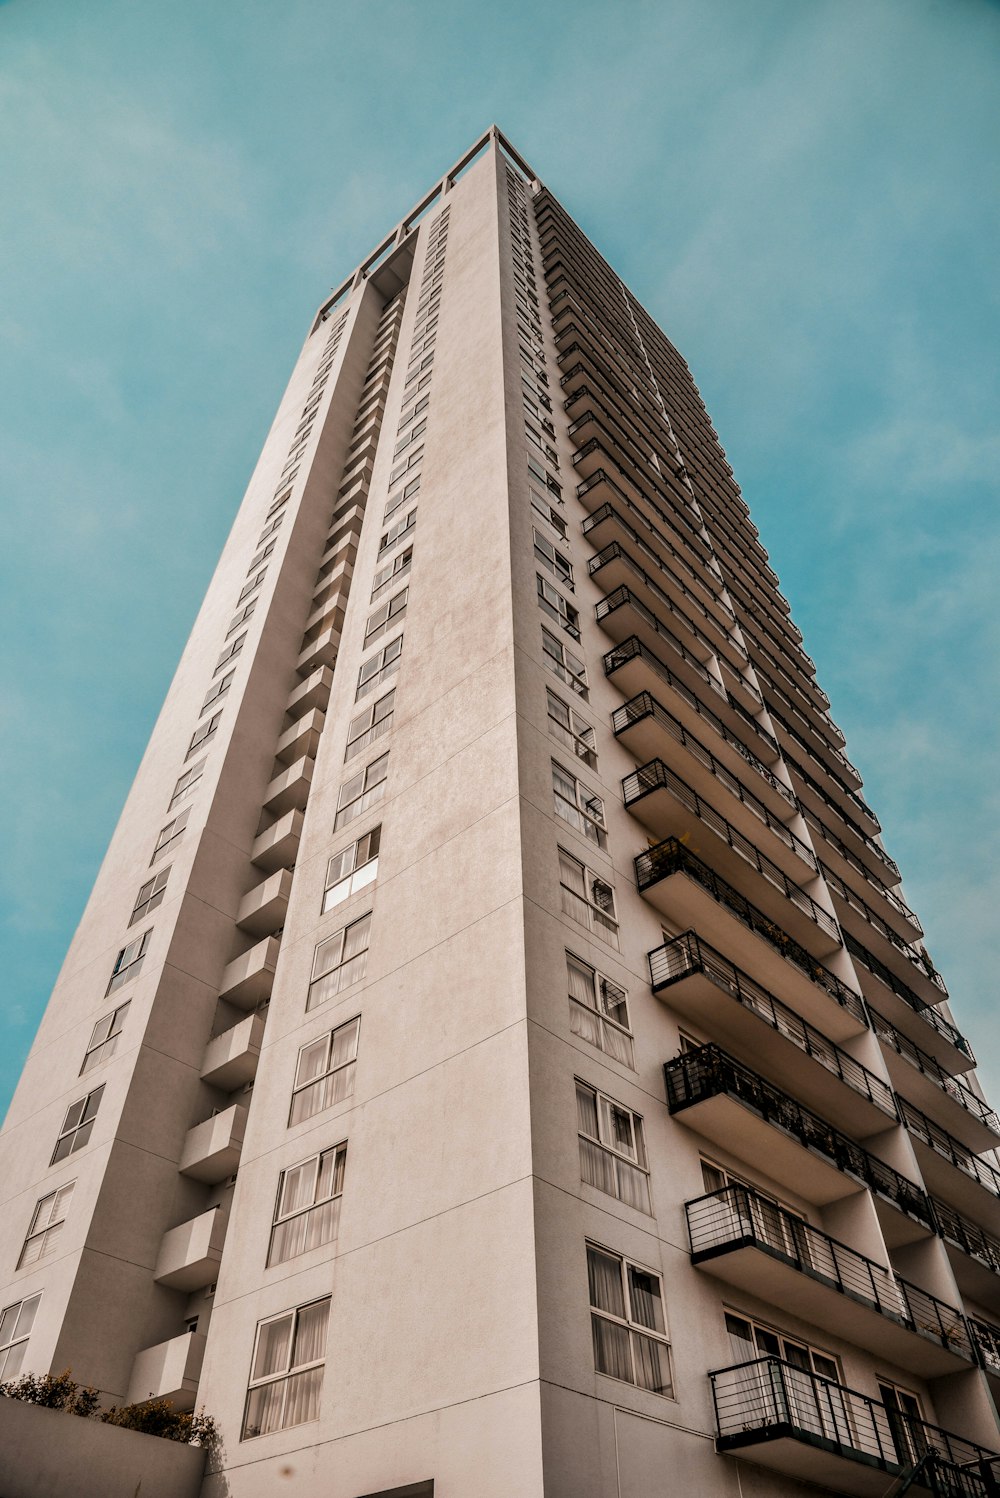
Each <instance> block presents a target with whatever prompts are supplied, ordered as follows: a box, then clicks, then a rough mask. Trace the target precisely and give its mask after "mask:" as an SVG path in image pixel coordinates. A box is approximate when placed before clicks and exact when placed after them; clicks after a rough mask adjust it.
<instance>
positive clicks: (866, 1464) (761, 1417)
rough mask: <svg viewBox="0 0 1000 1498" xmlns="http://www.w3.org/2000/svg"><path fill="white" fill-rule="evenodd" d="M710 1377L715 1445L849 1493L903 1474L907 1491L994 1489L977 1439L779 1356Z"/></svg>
mask: <svg viewBox="0 0 1000 1498" xmlns="http://www.w3.org/2000/svg"><path fill="white" fill-rule="evenodd" d="M709 1377H710V1378H711V1380H712V1397H713V1400H714V1402H715V1418H716V1425H717V1430H718V1436H717V1439H716V1443H715V1444H716V1450H717V1451H721V1452H730V1451H731V1452H733V1453H734V1454H736V1455H738V1456H739V1457H740V1458H741V1460H743V1461H747V1462H753V1463H754V1464H755V1465H756V1466H760V1467H765V1468H768V1469H770V1470H771V1471H772V1472H779V1473H781V1474H782V1475H783V1476H785V1477H788V1478H795V1479H798V1480H800V1481H804V1482H810V1483H814V1484H815V1485H817V1486H819V1487H822V1488H826V1489H830V1490H832V1491H833V1492H835V1493H850V1494H852V1495H857V1498H867V1495H871V1498H885V1493H886V1478H887V1477H890V1478H902V1479H905V1478H907V1477H909V1478H910V1479H911V1483H910V1491H911V1492H913V1493H930V1494H933V1495H935V1498H989V1495H991V1494H993V1493H995V1492H996V1486H995V1485H994V1486H990V1483H991V1482H992V1477H991V1475H990V1473H989V1466H990V1463H991V1462H992V1461H993V1460H994V1453H993V1452H991V1451H987V1450H986V1448H985V1447H983V1446H977V1445H975V1444H974V1443H973V1442H971V1441H966V1440H964V1439H963V1438H962V1437H960V1436H956V1435H952V1433H951V1432H950V1431H946V1430H941V1429H940V1428H939V1427H938V1426H936V1425H928V1424H927V1423H926V1421H923V1420H918V1419H916V1418H915V1417H914V1416H912V1415H906V1414H903V1413H902V1412H901V1411H898V1410H889V1409H887V1408H886V1406H885V1405H884V1404H880V1403H879V1402H878V1400H875V1399H870V1398H869V1397H868V1396H867V1395H866V1394H860V1393H858V1391H857V1390H856V1389H848V1388H845V1387H844V1386H843V1385H842V1384H837V1383H833V1382H832V1381H831V1380H830V1379H827V1378H820V1377H819V1376H818V1375H817V1374H815V1373H811V1372H809V1371H808V1370H807V1369H805V1368H797V1367H795V1366H794V1365H793V1364H791V1363H786V1362H784V1361H783V1360H782V1359H781V1358H775V1357H771V1358H758V1359H756V1360H755V1361H753V1362H749V1363H740V1364H737V1365H736V1366H735V1367H732V1368H723V1369H720V1370H719V1371H718V1372H717V1373H712V1374H710V1375H709ZM918 1464H919V1465H918Z"/></svg>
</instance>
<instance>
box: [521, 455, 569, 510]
mask: <svg viewBox="0 0 1000 1498" xmlns="http://www.w3.org/2000/svg"><path fill="white" fill-rule="evenodd" d="M528 471H529V473H533V474H534V476H535V478H536V479H538V481H539V483H542V484H544V485H545V487H546V489H548V491H549V492H550V494H554V495H555V496H556V498H557V499H561V498H562V485H561V484H560V483H559V481H558V480H557V479H554V478H553V477H552V475H551V473H547V472H546V470H545V468H544V466H543V465H542V464H541V463H539V461H538V459H537V458H535V457H533V456H532V455H531V454H530V453H529V454H528Z"/></svg>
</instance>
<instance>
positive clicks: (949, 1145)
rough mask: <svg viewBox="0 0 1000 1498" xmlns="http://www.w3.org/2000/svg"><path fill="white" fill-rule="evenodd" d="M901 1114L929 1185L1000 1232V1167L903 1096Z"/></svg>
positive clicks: (987, 1227) (994, 1230) (988, 1227)
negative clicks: (970, 1147)
mask: <svg viewBox="0 0 1000 1498" xmlns="http://www.w3.org/2000/svg"><path fill="white" fill-rule="evenodd" d="M899 1114H900V1117H901V1119H902V1120H903V1123H904V1124H905V1126H906V1130H907V1132H908V1134H909V1136H910V1138H911V1140H912V1141H913V1148H914V1151H915V1152H916V1156H917V1160H918V1161H919V1163H920V1170H921V1173H922V1175H923V1177H924V1179H925V1181H926V1182H927V1185H928V1188H929V1189H930V1190H931V1191H933V1192H934V1193H935V1195H938V1196H941V1197H943V1198H944V1200H945V1201H947V1202H950V1203H951V1204H952V1205H953V1206H954V1207H955V1208H956V1209H957V1210H958V1211H959V1212H968V1213H969V1214H970V1215H971V1216H972V1217H973V1218H974V1219H975V1220H976V1221H977V1222H981V1223H982V1225H983V1227H984V1228H986V1229H987V1230H988V1231H990V1232H993V1233H996V1232H1000V1170H998V1169H997V1167H996V1166H995V1165H991V1164H990V1162H989V1160H985V1159H983V1158H982V1156H980V1155H977V1154H975V1153H974V1152H973V1151H972V1150H970V1149H966V1148H965V1146H964V1145H963V1144H962V1143H961V1142H960V1141H959V1140H958V1139H956V1138H955V1137H954V1136H953V1135H952V1134H949V1133H948V1131H947V1130H946V1129H942V1128H941V1126H940V1125H939V1124H936V1123H935V1122H934V1120H933V1119H932V1118H928V1117H927V1114H926V1113H921V1111H920V1109H919V1108H914V1106H913V1104H912V1103H910V1102H907V1100H906V1098H903V1097H901V1098H900V1099H899Z"/></svg>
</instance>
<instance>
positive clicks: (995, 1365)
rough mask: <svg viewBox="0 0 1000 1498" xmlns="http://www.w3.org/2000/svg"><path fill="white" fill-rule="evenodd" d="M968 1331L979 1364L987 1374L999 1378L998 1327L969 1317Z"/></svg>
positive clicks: (976, 1317)
mask: <svg viewBox="0 0 1000 1498" xmlns="http://www.w3.org/2000/svg"><path fill="white" fill-rule="evenodd" d="M969 1331H970V1332H971V1333H972V1344H973V1346H974V1347H975V1349H976V1353H977V1354H978V1357H979V1361H980V1363H982V1365H983V1367H984V1368H985V1369H986V1371H987V1373H992V1374H993V1376H994V1378H1000V1326H994V1325H993V1324H992V1322H990V1321H981V1320H980V1319H979V1317H978V1316H970V1317H969Z"/></svg>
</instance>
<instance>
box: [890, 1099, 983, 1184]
mask: <svg viewBox="0 0 1000 1498" xmlns="http://www.w3.org/2000/svg"><path fill="white" fill-rule="evenodd" d="M899 1113H900V1117H901V1118H902V1120H903V1123H904V1124H905V1125H906V1127H907V1129H908V1130H909V1131H910V1133H911V1134H912V1135H913V1136H914V1138H916V1139H919V1140H920V1141H921V1143H922V1144H926V1145H927V1146H928V1148H929V1149H932V1150H933V1151H934V1153H935V1154H937V1155H940V1156H941V1158H942V1159H943V1160H948V1161H949V1162H950V1163H951V1164H952V1165H954V1167H955V1169H956V1170H960V1171H961V1172H962V1174H963V1175H965V1176H968V1177H969V1179H970V1180H972V1181H978V1183H979V1185H980V1186H982V1187H983V1189H984V1190H985V1191H988V1192H989V1193H990V1194H991V1195H992V1196H995V1197H998V1198H1000V1170H997V1168H996V1166H995V1165H991V1164H990V1163H989V1161H988V1160H984V1159H983V1158H982V1157H981V1156H980V1155H977V1154H974V1153H973V1151H972V1150H970V1149H966V1147H965V1145H964V1144H962V1143H961V1141H960V1140H958V1139H956V1138H955V1136H954V1135H953V1134H949V1133H948V1131H947V1129H942V1128H941V1126H940V1124H936V1123H935V1122H934V1120H933V1119H932V1118H928V1117H927V1114H926V1113H921V1111H920V1109H919V1108H914V1106H913V1104H912V1103H908V1102H907V1101H906V1099H905V1098H902V1097H901V1098H900V1099H899Z"/></svg>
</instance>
